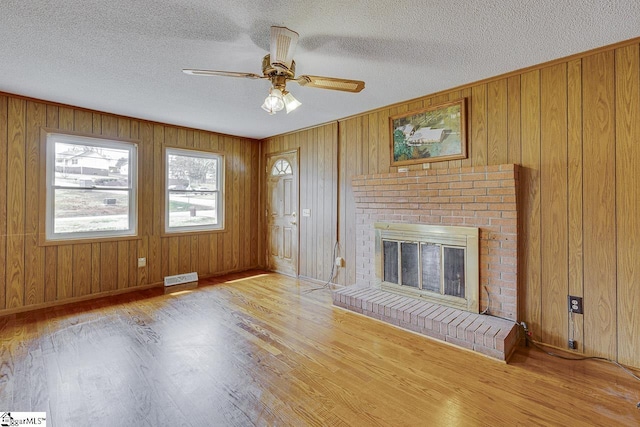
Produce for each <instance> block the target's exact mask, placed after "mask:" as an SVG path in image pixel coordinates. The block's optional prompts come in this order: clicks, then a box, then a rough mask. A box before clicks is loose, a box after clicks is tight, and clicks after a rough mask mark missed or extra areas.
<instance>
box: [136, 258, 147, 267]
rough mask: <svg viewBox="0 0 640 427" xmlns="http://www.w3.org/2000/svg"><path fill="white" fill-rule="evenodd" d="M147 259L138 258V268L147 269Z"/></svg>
mask: <svg viewBox="0 0 640 427" xmlns="http://www.w3.org/2000/svg"><path fill="white" fill-rule="evenodd" d="M146 266H147V259H146V258H138V267H140V268H141V267H146Z"/></svg>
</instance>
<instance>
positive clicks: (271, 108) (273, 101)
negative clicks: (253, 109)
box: [262, 88, 285, 114]
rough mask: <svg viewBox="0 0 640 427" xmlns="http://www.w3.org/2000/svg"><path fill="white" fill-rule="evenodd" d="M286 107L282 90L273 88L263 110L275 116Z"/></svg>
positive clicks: (263, 105)
mask: <svg viewBox="0 0 640 427" xmlns="http://www.w3.org/2000/svg"><path fill="white" fill-rule="evenodd" d="M284 105H285V103H284V99H283V98H282V92H281V91H280V89H274V88H271V89H270V90H269V95H267V97H266V98H265V100H264V104H262V109H263V110H264V111H266V112H267V113H269V114H275V113H277V112H278V111H282V109H283V108H284Z"/></svg>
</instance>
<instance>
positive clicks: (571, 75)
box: [567, 59, 584, 351]
mask: <svg viewBox="0 0 640 427" xmlns="http://www.w3.org/2000/svg"><path fill="white" fill-rule="evenodd" d="M567 144H568V147H567V162H568V163H567V202H568V214H567V222H568V224H569V230H568V231H569V233H568V238H569V258H568V269H569V295H574V296H579V297H582V296H583V295H584V289H583V267H584V263H583V253H584V252H583V248H582V61H581V60H580V59H577V60H574V61H571V62H569V63H568V64H567ZM569 317H570V319H569V320H570V324H569V338H573V339H574V340H575V341H576V342H577V347H578V348H577V350H578V351H584V345H583V344H584V337H583V330H584V316H583V315H581V314H576V315H570V316H569ZM571 332H573V335H571Z"/></svg>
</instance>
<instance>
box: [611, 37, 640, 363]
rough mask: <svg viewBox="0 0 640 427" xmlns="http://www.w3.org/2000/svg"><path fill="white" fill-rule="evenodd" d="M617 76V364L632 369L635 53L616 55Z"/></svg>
mask: <svg viewBox="0 0 640 427" xmlns="http://www.w3.org/2000/svg"><path fill="white" fill-rule="evenodd" d="M615 71H616V81H615V84H616V93H615V96H616V109H615V114H616V157H615V159H616V169H615V176H616V221H617V223H616V230H617V242H616V243H617V254H616V259H617V281H618V289H617V308H618V323H617V325H618V330H617V339H618V361H619V362H620V363H623V364H627V365H634V364H637V357H638V355H639V354H640V336H639V335H638V331H640V312H639V311H640V310H638V308H639V307H640V286H639V284H640V271H638V265H639V264H640V263H639V261H638V254H640V241H639V238H640V237H639V236H640V179H639V178H638V167H639V166H640V149H638V143H640V85H639V84H638V82H640V52H639V49H638V45H633V46H628V47H625V48H621V49H618V50H617V51H616V57H615Z"/></svg>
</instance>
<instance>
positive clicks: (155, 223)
mask: <svg viewBox="0 0 640 427" xmlns="http://www.w3.org/2000/svg"><path fill="white" fill-rule="evenodd" d="M163 141H164V126H162V125H158V124H156V125H154V126H153V144H151V146H150V147H149V149H150V150H151V151H152V154H151V156H152V159H153V161H152V164H153V183H152V185H151V189H152V191H153V194H154V197H153V199H152V202H153V203H152V207H153V208H152V215H151V221H150V222H151V224H152V228H151V229H152V231H151V233H152V234H151V235H150V236H149V259H148V261H149V262H148V263H147V271H148V274H149V278H150V281H151V283H156V282H159V281H161V280H162V278H163V277H164V276H165V275H166V274H163V267H164V268H167V267H168V263H166V262H163V257H162V254H163V248H162V241H161V238H160V235H161V234H162V233H163V231H164V230H163V227H164V220H163V218H164V189H163V182H164V178H163V174H164V157H163V156H164V153H163V151H162V143H163ZM163 240H164V239H163ZM165 248H166V247H165Z"/></svg>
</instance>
